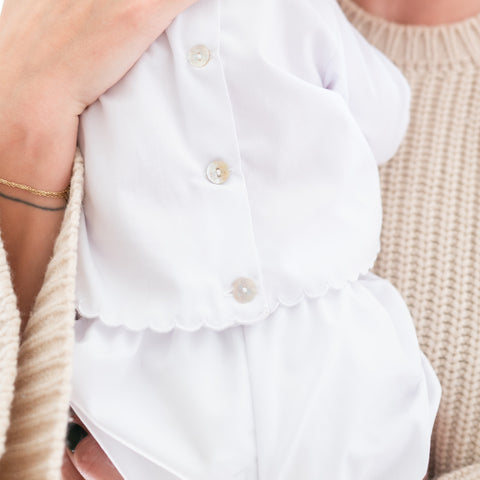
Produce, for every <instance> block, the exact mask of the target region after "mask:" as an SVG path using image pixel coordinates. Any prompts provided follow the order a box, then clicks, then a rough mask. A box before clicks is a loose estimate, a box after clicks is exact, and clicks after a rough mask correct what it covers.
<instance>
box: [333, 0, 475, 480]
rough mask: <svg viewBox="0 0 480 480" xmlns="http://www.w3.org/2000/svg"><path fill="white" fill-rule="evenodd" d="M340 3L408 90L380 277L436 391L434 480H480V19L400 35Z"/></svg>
mask: <svg viewBox="0 0 480 480" xmlns="http://www.w3.org/2000/svg"><path fill="white" fill-rule="evenodd" d="M340 3H341V5H342V7H343V9H344V11H345V13H346V14H347V16H348V17H349V19H350V21H352V23H353V24H354V25H355V26H356V27H357V28H358V29H359V30H360V31H361V33H362V34H363V35H364V36H365V37H366V38H367V39H368V40H369V41H370V42H371V43H373V44H374V45H375V46H376V47H378V48H379V49H380V50H382V51H383V52H384V53H385V54H386V55H387V56H388V57H389V58H390V59H391V60H393V61H394V62H395V63H396V64H397V65H398V66H399V67H400V69H401V70H402V71H403V72H404V74H405V76H406V77H407V79H408V81H409V83H410V86H411V88H412V111H411V124H410V128H409V131H408V134H407V136H406V138H405V140H404V142H403V144H402V146H401V148H400V150H399V151H398V152H397V154H396V156H395V157H394V158H393V159H392V160H391V161H390V162H389V163H387V164H386V165H384V166H383V167H381V170H380V172H381V180H382V191H383V194H382V195H383V209H384V218H383V233H382V250H381V253H380V256H379V258H378V260H377V263H376V268H375V270H376V273H378V274H379V275H380V276H381V277H384V278H388V279H389V280H390V281H391V282H392V283H393V284H394V285H395V286H396V287H397V288H398V289H399V290H400V292H401V293H402V295H403V297H404V298H405V300H406V301H407V303H408V305H409V307H410V310H411V312H412V315H413V318H414V321H415V324H416V327H417V332H418V337H419V342H420V345H421V347H422V349H423V351H424V352H425V354H426V355H427V357H428V358H429V359H430V361H431V363H432V365H433V367H434V369H435V371H436V372H437V375H438V377H439V379H440V382H441V384H442V388H443V395H442V401H441V406H440V411H439V415H438V418H437V423H436V426H435V431H434V435H433V443H432V455H431V466H430V476H431V477H433V476H441V475H442V474H445V473H446V472H454V473H452V474H451V475H445V476H441V479H442V480H457V479H458V480H460V479H462V480H467V479H476V480H479V479H480V15H479V16H477V17H474V18H470V19H468V20H465V21H462V22H460V23H456V24H451V25H445V26H434V27H424V26H403V25H398V24H395V23H391V22H387V21H385V20H381V19H379V18H376V17H374V16H372V15H369V14H368V13H367V12H365V11H364V10H363V9H361V8H359V7H358V6H357V5H356V4H355V3H353V0H341V2H340ZM475 463H477V465H475ZM471 465H473V466H471ZM466 466H469V467H467V468H462V467H466ZM459 469H460V470H459Z"/></svg>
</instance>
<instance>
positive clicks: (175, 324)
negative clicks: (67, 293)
mask: <svg viewBox="0 0 480 480" xmlns="http://www.w3.org/2000/svg"><path fill="white" fill-rule="evenodd" d="M375 257H376V256H375ZM372 267H373V264H372V265H370V266H369V267H368V268H367V269H364V270H362V271H360V272H359V273H356V274H353V275H350V276H349V277H347V278H345V279H343V280H342V281H338V282H329V283H325V284H323V285H322V286H321V287H320V288H319V289H318V290H317V291H315V292H311V291H309V290H308V289H303V290H302V291H301V293H300V294H299V295H298V296H297V297H296V298H294V299H293V300H290V299H286V298H285V297H284V296H283V295H282V294H281V293H280V294H278V295H276V297H275V302H274V303H273V305H272V306H271V307H270V306H268V305H267V304H265V305H264V308H263V309H262V312H261V313H260V314H259V315H257V316H254V317H251V318H248V319H244V318H240V317H238V316H232V317H230V320H228V321H224V322H223V323H222V324H220V325H219V324H213V323H210V322H208V320H206V321H199V322H196V323H195V324H194V325H191V326H190V325H186V324H185V323H184V322H182V321H181V320H174V321H172V322H169V323H168V324H163V325H155V324H153V323H152V322H147V323H145V324H139V325H138V326H133V325H131V324H129V323H126V322H121V321H120V322H117V321H115V320H113V315H111V314H107V313H101V312H100V310H96V311H92V310H89V309H88V308H85V307H83V306H82V304H81V303H82V302H81V301H79V300H77V302H76V310H77V312H78V314H79V315H80V317H81V318H86V319H99V320H101V321H102V322H103V323H104V324H105V325H108V326H110V327H123V328H126V329H128V330H130V331H133V332H140V331H142V330H147V329H150V330H152V331H154V332H157V333H169V332H171V331H173V330H176V329H178V330H181V331H184V332H196V331H198V330H201V329H202V328H208V329H210V330H214V331H218V332H221V331H223V330H226V329H228V328H230V327H234V326H249V325H254V324H256V323H258V322H261V321H263V320H265V319H266V318H268V317H269V316H270V315H272V314H273V313H274V312H275V311H276V310H277V309H278V308H279V307H280V306H284V307H287V308H291V307H295V306H296V305H298V304H300V303H301V302H302V301H303V300H305V299H312V300H314V299H319V298H322V297H324V296H325V295H326V294H327V293H329V292H331V291H335V290H341V289H343V288H345V287H346V286H347V285H349V284H351V283H353V282H356V281H358V280H359V279H360V278H361V277H362V276H365V275H367V274H368V273H370V270H371V269H372Z"/></svg>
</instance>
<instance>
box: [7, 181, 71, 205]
mask: <svg viewBox="0 0 480 480" xmlns="http://www.w3.org/2000/svg"><path fill="white" fill-rule="evenodd" d="M0 183H1V184H2V185H6V186H7V187H12V188H19V189H20V190H25V191H26V192H30V193H33V195H37V196H38V197H47V198H63V199H64V200H65V201H66V202H68V196H69V194H70V185H69V186H68V187H67V188H66V189H65V190H62V191H61V192H47V191H45V190H38V189H36V188H33V187H30V186H28V185H23V184H21V183H15V182H10V181H8V180H5V179H3V178H0Z"/></svg>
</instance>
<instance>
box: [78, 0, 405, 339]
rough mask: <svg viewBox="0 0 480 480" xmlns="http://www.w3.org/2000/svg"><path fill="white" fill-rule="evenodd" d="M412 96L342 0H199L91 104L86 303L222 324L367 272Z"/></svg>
mask: <svg viewBox="0 0 480 480" xmlns="http://www.w3.org/2000/svg"><path fill="white" fill-rule="evenodd" d="M408 106H409V89H408V86H407V83H406V81H405V79H404V78H403V76H402V75H401V74H400V73H399V71H398V70H397V69H396V68H395V67H394V66H393V65H392V64H391V63H390V62H389V61H388V60H387V59H386V58H384V57H383V56H382V55H380V54H379V52H378V51H376V50H374V49H373V47H371V46H369V45H368V44H367V42H366V41H365V40H364V39H363V38H362V37H361V36H360V35H359V34H358V33H357V32H356V31H355V30H354V29H353V28H352V27H351V26H350V24H348V23H347V21H346V19H345V18H344V17H343V14H342V13H341V11H340V9H339V7H338V6H337V4H336V2H334V0H262V1H257V0H255V1H253V0H242V1H239V0H221V1H220V0H200V1H199V2H198V3H196V4H194V5H193V6H192V7H190V8H189V9H188V10H187V11H185V12H184V13H182V14H181V15H179V16H178V17H177V18H176V19H175V20H174V22H173V23H172V25H171V26H170V27H169V28H168V30H167V32H166V33H165V34H164V35H162V36H161V37H160V38H159V39H158V40H157V41H155V43H154V44H153V45H152V46H151V48H150V49H149V50H148V51H147V52H146V53H145V55H144V56H143V57H142V58H141V59H140V61H139V62H138V63H137V65H136V66H135V67H134V68H133V69H132V70H131V71H130V72H129V73H128V75H127V76H126V77H125V78H124V79H123V80H121V81H120V82H119V83H118V84H117V85H116V86H114V87H113V88H112V89H111V90H109V91H108V92H107V93H106V94H105V95H103V96H102V97H101V98H100V99H99V101H98V102H96V103H95V104H94V105H92V106H90V107H89V108H88V110H87V111H86V112H85V113H84V114H83V115H82V119H81V128H80V145H81V148H82V151H83V153H84V154H85V161H86V169H87V170H86V196H85V208H84V217H83V218H84V220H83V223H82V228H81V238H80V263H79V277H78V308H79V310H80V312H81V313H82V314H84V315H86V316H97V315H101V316H102V318H103V320H104V321H105V322H106V323H107V324H109V325H126V326H128V327H130V328H132V329H141V328H144V327H147V326H149V327H151V328H152V329H154V330H156V331H159V332H163V331H168V330H170V329H171V328H172V327H174V326H178V327H180V328H183V329H185V330H195V329H198V328H199V327H200V326H202V325H207V326H209V327H212V328H214V329H222V328H226V327H228V326H231V325H235V324H238V323H242V324H245V323H252V322H254V321H256V320H258V319H260V318H264V317H266V316H267V315H268V314H269V313H270V312H271V311H272V310H274V309H275V308H276V306H277V305H278V304H279V303H285V304H288V305H291V304H294V303H296V302H298V301H299V300H300V299H301V298H302V297H303V295H307V296H313V297H318V296H320V295H322V294H323V293H324V292H325V291H326V289H327V288H328V287H329V286H335V287H339V286H342V285H344V284H345V282H346V281H348V280H353V279H355V278H357V276H358V274H359V273H361V272H366V271H367V270H368V269H369V268H370V267H371V266H372V265H373V262H374V260H375V257H376V255H377V253H378V250H379V232H380V226H381V206H380V193H379V180H378V171H377V163H382V162H385V161H386V160H387V159H388V158H390V157H391V156H392V155H393V153H394V152H395V150H396V149H397V147H398V144H399V142H400V140H401V138H402V137H403V135H404V132H405V128H406V125H407V122H408ZM216 162H220V163H216ZM218 166H219V167H218ZM217 167H218V172H219V177H218V178H217V177H216V172H217ZM227 176H228V179H227ZM132 278H134V279H135V282H132V280H131V279H132ZM241 279H245V280H241ZM242 288H246V289H247V290H248V293H247V294H246V296H245V297H244V298H239V297H241V296H242V294H241V291H242ZM119 298H121V299H122V302H121V303H119V302H118V299H119ZM140 306H141V311H142V314H141V315H138V309H139V308H140Z"/></svg>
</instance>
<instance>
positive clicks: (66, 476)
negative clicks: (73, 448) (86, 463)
mask: <svg viewBox="0 0 480 480" xmlns="http://www.w3.org/2000/svg"><path fill="white" fill-rule="evenodd" d="M62 480H84V478H83V477H82V476H81V475H80V473H78V470H77V469H76V468H75V467H74V466H73V463H72V461H71V460H70V457H69V456H68V454H67V450H65V453H64V454H63V463H62Z"/></svg>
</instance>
